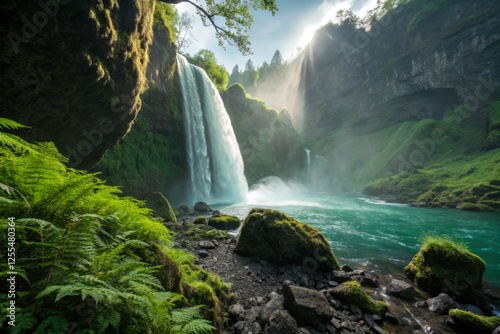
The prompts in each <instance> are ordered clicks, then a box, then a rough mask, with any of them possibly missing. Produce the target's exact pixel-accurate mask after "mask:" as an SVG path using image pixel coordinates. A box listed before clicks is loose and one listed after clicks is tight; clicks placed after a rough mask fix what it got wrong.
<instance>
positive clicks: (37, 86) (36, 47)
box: [0, 0, 155, 168]
mask: <svg viewBox="0 0 500 334" xmlns="http://www.w3.org/2000/svg"><path fill="white" fill-rule="evenodd" d="M154 6H155V1H154V0H144V1H140V2H137V1H123V0H89V1H49V0H47V1H19V0H6V1H3V2H2V4H1V6H0V16H1V17H2V24H1V25H0V33H1V34H2V36H4V37H5V38H3V39H2V41H1V42H0V72H1V73H2V74H1V75H2V80H1V86H0V104H1V105H2V116H4V117H8V118H11V119H14V120H17V121H19V122H20V123H22V124H25V125H28V126H30V127H31V128H30V129H27V130H25V131H24V132H23V133H22V136H23V137H24V138H26V139H31V140H38V141H53V142H55V144H56V145H57V147H58V148H59V150H60V151H61V152H62V153H63V154H64V155H66V156H67V157H68V158H69V159H70V164H71V165H72V166H75V167H78V168H88V167H90V166H92V165H93V164H95V163H96V162H97V161H98V160H99V159H100V158H101V156H102V155H103V154H104V152H105V151H106V150H107V149H109V148H110V147H112V146H113V145H114V144H116V142H117V141H118V140H119V139H121V138H122V137H123V136H124V135H125V134H126V133H127V132H128V131H129V130H130V127H131V125H132V123H133V121H134V119H135V118H136V116H137V113H138V111H139V109H140V106H141V101H140V99H139V96H140V94H141V92H142V91H143V89H144V83H145V72H146V66H147V63H148V49H149V45H150V43H151V41H152V22H153V10H154Z"/></svg>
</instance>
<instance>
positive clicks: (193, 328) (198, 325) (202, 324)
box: [181, 319, 215, 334]
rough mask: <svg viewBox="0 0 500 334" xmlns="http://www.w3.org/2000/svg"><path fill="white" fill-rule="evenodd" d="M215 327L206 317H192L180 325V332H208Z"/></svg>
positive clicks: (189, 333) (186, 333) (198, 333)
mask: <svg viewBox="0 0 500 334" xmlns="http://www.w3.org/2000/svg"><path fill="white" fill-rule="evenodd" d="M214 330H215V327H214V326H212V324H210V322H209V321H208V320H206V319H194V320H192V321H190V322H188V323H187V324H185V325H184V326H182V331H181V333H182V334H210V333H213V331H214Z"/></svg>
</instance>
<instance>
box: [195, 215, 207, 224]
mask: <svg viewBox="0 0 500 334" xmlns="http://www.w3.org/2000/svg"><path fill="white" fill-rule="evenodd" d="M193 224H195V225H207V219H206V218H205V217H203V216H199V217H196V218H195V219H194V221H193Z"/></svg>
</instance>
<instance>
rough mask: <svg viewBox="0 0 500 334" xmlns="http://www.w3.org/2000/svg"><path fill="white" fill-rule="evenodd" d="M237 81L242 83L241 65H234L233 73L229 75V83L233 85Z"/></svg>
mask: <svg viewBox="0 0 500 334" xmlns="http://www.w3.org/2000/svg"><path fill="white" fill-rule="evenodd" d="M235 83H241V73H240V67H239V66H238V65H236V66H234V67H233V70H232V71H231V75H230V76H229V83H228V85H229V86H231V85H233V84H235Z"/></svg>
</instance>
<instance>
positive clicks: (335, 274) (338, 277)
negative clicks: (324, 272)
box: [332, 270, 352, 283]
mask: <svg viewBox="0 0 500 334" xmlns="http://www.w3.org/2000/svg"><path fill="white" fill-rule="evenodd" d="M351 271H352V270H351ZM332 280H334V281H335V282H339V283H344V282H348V281H352V278H351V276H349V275H348V274H347V273H346V272H345V271H342V270H334V271H332Z"/></svg>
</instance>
